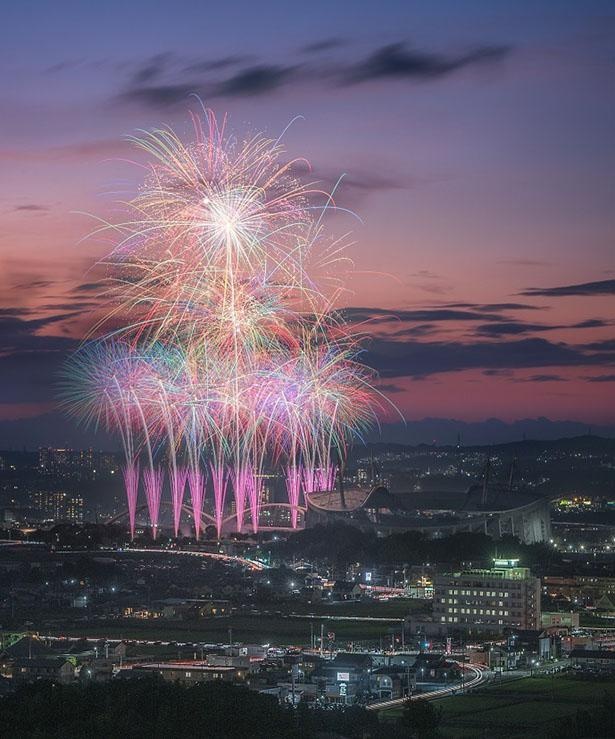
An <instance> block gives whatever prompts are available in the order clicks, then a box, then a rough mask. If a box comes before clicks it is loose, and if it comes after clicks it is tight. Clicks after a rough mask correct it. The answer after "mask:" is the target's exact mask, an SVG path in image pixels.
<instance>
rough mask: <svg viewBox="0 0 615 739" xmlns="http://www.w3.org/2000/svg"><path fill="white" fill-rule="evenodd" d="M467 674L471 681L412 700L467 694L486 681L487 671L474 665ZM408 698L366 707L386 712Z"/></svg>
mask: <svg viewBox="0 0 615 739" xmlns="http://www.w3.org/2000/svg"><path fill="white" fill-rule="evenodd" d="M465 669H466V672H469V673H471V677H470V679H469V680H464V682H463V684H462V683H454V684H453V685H447V686H446V687H445V688H438V689H437V690H431V691H429V692H428V693H419V694H418V695H413V696H411V698H410V700H413V701H419V700H423V701H431V700H436V698H444V697H446V696H447V695H453V694H457V693H460V692H461V691H462V690H463V691H464V692H465V691H466V690H468V689H469V688H475V687H476V686H477V685H480V684H481V683H482V682H484V681H485V680H486V675H487V670H485V669H483V668H482V667H476V666H474V665H466V667H465ZM407 700H408V699H407V698H395V699H393V700H388V701H378V703H371V704H370V705H368V706H366V708H367V710H368V711H384V710H385V709H389V708H398V707H400V706H403V705H404V703H405V702H406V701H407Z"/></svg>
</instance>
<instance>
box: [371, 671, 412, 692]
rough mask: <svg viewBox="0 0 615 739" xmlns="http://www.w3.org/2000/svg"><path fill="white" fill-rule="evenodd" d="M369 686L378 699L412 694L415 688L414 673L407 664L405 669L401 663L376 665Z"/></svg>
mask: <svg viewBox="0 0 615 739" xmlns="http://www.w3.org/2000/svg"><path fill="white" fill-rule="evenodd" d="M370 688H371V692H372V695H376V696H377V697H378V699H379V700H387V699H394V698H402V697H404V696H407V695H412V693H413V692H414V690H416V673H415V671H414V669H412V668H410V667H409V666H407V667H406V668H405V669H404V667H403V666H402V665H389V666H388V667H378V668H377V669H375V670H374V671H373V672H372V674H371V679H370Z"/></svg>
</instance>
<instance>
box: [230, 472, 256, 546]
mask: <svg viewBox="0 0 615 739" xmlns="http://www.w3.org/2000/svg"><path fill="white" fill-rule="evenodd" d="M251 474H252V473H251V471H250V468H249V467H248V466H246V465H239V467H238V468H236V469H235V470H234V471H233V493H234V494H235V516H236V522H237V531H241V530H242V529H243V519H244V515H245V509H246V498H247V496H248V487H249V485H250V482H249V480H250V477H251Z"/></svg>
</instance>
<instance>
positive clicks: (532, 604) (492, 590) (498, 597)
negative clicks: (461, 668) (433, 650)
mask: <svg viewBox="0 0 615 739" xmlns="http://www.w3.org/2000/svg"><path fill="white" fill-rule="evenodd" d="M433 613H434V626H436V625H439V626H440V627H441V629H440V630H444V627H446V629H447V630H450V631H453V630H457V629H459V630H462V631H474V630H476V631H489V632H502V631H503V630H504V629H505V628H514V629H537V628H539V627H540V580H539V579H538V578H537V577H533V576H532V574H531V572H530V570H529V569H528V568H527V567H519V560H518V559H495V560H494V561H493V567H492V568H490V569H472V570H464V571H463V572H455V573H452V574H448V575H436V577H435V579H434V610H433Z"/></svg>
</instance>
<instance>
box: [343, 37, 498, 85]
mask: <svg viewBox="0 0 615 739" xmlns="http://www.w3.org/2000/svg"><path fill="white" fill-rule="evenodd" d="M510 51H511V50H510V48H509V47H506V46H483V47H480V48H478V49H475V50H473V51H471V52H469V53H467V54H460V55H449V56H446V55H442V54H433V53H430V52H423V51H415V50H412V49H409V48H408V47H407V46H406V45H405V44H403V43H396V44H389V45H387V46H383V47H382V48H380V49H377V50H376V51H374V52H373V53H372V54H370V55H369V56H368V57H367V59H365V60H364V61H363V62H360V63H358V64H356V65H355V66H354V67H352V68H351V69H350V70H349V71H348V72H347V74H346V76H345V81H346V82H347V83H349V84H352V83H357V82H366V81H369V80H378V79H418V80H433V79H438V78H441V77H446V76H448V75H451V74H453V73H455V72H458V71H459V70H461V69H463V68H465V67H469V66H474V65H482V64H493V63H495V62H499V61H501V60H502V59H504V58H505V57H506V56H508V55H509V54H510Z"/></svg>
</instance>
